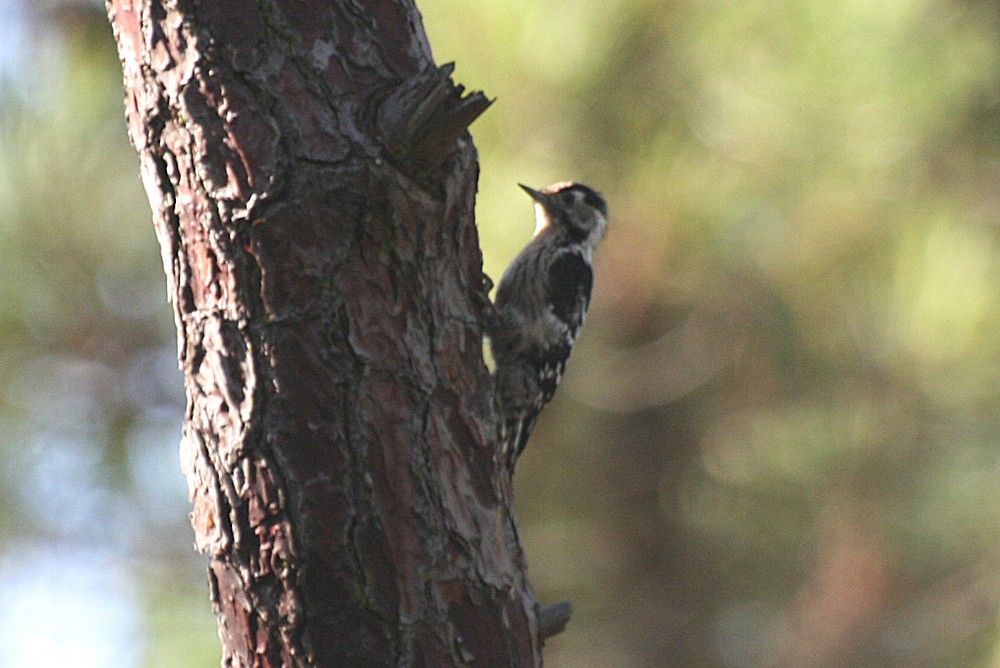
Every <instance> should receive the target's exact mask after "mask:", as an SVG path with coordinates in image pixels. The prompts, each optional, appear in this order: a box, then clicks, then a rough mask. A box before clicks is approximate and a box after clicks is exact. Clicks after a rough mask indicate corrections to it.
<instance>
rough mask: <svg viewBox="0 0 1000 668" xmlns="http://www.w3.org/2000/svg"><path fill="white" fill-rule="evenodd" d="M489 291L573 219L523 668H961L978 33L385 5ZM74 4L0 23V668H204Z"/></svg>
mask: <svg viewBox="0 0 1000 668" xmlns="http://www.w3.org/2000/svg"><path fill="white" fill-rule="evenodd" d="M419 5H420V7H421V9H422V11H423V13H424V18H425V23H426V28H427V31H428V33H429V36H430V39H431V43H432V45H433V47H434V50H435V55H436V57H437V60H438V62H446V61H450V60H454V61H457V63H458V69H457V73H456V77H457V80H458V81H460V82H461V83H463V84H465V85H466V86H468V87H470V88H476V89H484V90H485V91H486V92H487V93H488V94H489V95H490V96H491V97H492V96H495V97H496V98H497V102H496V104H495V105H494V106H493V107H492V108H491V109H490V111H489V112H488V113H487V114H486V115H485V116H484V117H483V118H482V119H480V120H479V121H477V122H476V124H475V125H474V127H473V131H474V132H473V134H474V136H475V139H476V143H477V145H478V147H479V151H480V158H481V164H482V176H481V182H480V200H479V208H478V214H479V221H480V229H481V234H482V243H483V247H484V252H485V256H486V269H487V272H488V273H490V274H491V275H492V276H493V277H494V278H498V277H499V275H500V273H501V272H502V269H503V267H504V266H505V264H506V263H507V262H508V261H509V260H510V258H511V257H513V255H514V254H515V253H516V252H517V250H518V249H519V247H520V245H521V244H523V243H524V241H525V240H526V239H527V237H528V236H529V235H530V233H531V231H532V228H533V223H532V220H531V206H530V202H529V200H528V199H527V198H526V197H524V195H523V193H521V192H520V190H519V189H517V187H516V186H515V183H516V182H518V181H520V182H524V183H528V184H531V185H534V186H542V185H545V184H547V183H551V182H554V181H559V180H564V179H575V180H580V181H583V182H586V183H588V184H590V185H592V186H594V187H596V188H598V189H600V190H602V191H603V192H604V194H605V195H606V197H607V199H608V200H609V202H610V206H611V211H612V223H611V229H610V233H609V235H608V238H607V240H606V241H605V243H604V245H603V246H602V248H601V249H600V251H599V253H598V256H597V271H598V277H597V285H596V289H595V300H594V303H593V306H592V309H591V316H590V319H589V322H588V326H587V328H585V330H584V332H583V335H582V337H581V339H580V341H579V344H578V346H577V350H576V351H575V353H574V356H573V359H572V360H571V364H570V370H569V373H568V376H567V377H566V379H565V382H564V385H563V388H564V389H563V390H562V391H561V392H560V394H559V395H558V396H557V398H556V400H555V401H554V402H553V404H551V405H550V407H549V408H548V409H547V411H546V413H545V414H544V416H543V419H542V421H541V423H540V425H539V427H538V429H537V431H536V434H535V436H534V438H533V443H532V446H531V448H529V450H528V453H527V454H526V455H525V457H524V458H523V459H522V460H521V462H520V464H519V469H518V477H517V480H516V492H517V497H518V507H519V514H520V519H521V524H522V536H523V538H524V541H525V544H526V548H527V554H528V559H529V563H530V575H531V578H532V581H533V584H534V586H535V588H536V590H537V592H538V594H539V596H540V597H541V598H542V599H543V600H545V601H549V602H552V601H557V600H564V599H570V600H572V601H573V602H574V604H575V606H576V615H575V617H574V618H573V621H572V622H571V625H570V627H569V629H568V630H567V632H566V633H565V634H563V635H561V636H558V637H557V638H555V639H553V640H552V641H550V643H549V646H548V648H547V652H546V656H547V665H549V666H552V667H553V668H570V667H572V668H581V667H582V668H588V667H595V668H596V667H602V668H604V667H625V668H628V667H647V666H648V667H660V666H664V667H670V666H684V667H695V668H699V667H708V666H713V667H715V666H719V667H727V668H728V667H732V668H764V667H825V666H829V667H831V668H832V667H843V666H847V667H851V666H859V667H860V666H871V667H872V668H876V667H878V668H883V667H893V666H899V667H908V668H912V667H924V666H926V667H929V668H931V667H997V666H1000V633H998V632H1000V628H998V625H997V619H998V615H1000V488H998V483H1000V413H998V409H1000V228H998V222H1000V153H998V148H1000V2H996V1H995V0H994V1H990V0H892V1H891V2H871V1H870V0H846V1H844V2H829V1H828V0H764V1H762V2H749V3H742V2H734V1H731V0H655V1H654V0H629V1H628V2H625V1H623V0H610V1H609V0H547V1H546V2H541V1H539V0H534V1H529V0H503V1H499V0H498V1H497V2H489V3H469V2H467V1H466V0H422V1H421V2H419ZM118 68H119V66H118V62H117V57H116V54H115V50H114V46H113V41H112V37H111V32H110V29H109V27H108V26H107V23H106V19H105V17H104V14H103V7H102V5H101V4H100V3H96V2H88V1H86V0H76V1H73V0H47V1H45V2H38V1H37V0H35V1H29V0H2V1H0V379H2V383H0V459H2V466H0V666H4V667H8V666H12V667H15V668H21V667H28V666H30V667H36V666H38V667H48V666H57V665H72V666H76V667H90V666H94V667H104V666H110V667H115V668H117V667H126V668H128V667H131V666H137V667H138V666H142V667H146V666H155V667H158V666H164V667H167V666H170V667H173V666H192V667H195V668H201V667H205V668H208V667H209V666H216V665H218V657H219V648H218V641H217V638H216V633H215V622H214V618H213V617H212V615H211V611H210V609H209V604H208V595H207V589H206V585H205V580H206V577H205V573H204V571H205V561H204V559H203V558H202V557H200V556H198V555H196V554H194V552H193V550H192V549H191V543H192V532H191V529H190V527H189V526H188V523H187V517H186V515H187V511H188V504H187V500H186V488H185V483H184V480H183V478H182V476H181V474H180V472H179V469H178V465H177V454H176V453H177V442H178V439H179V435H180V423H181V419H182V414H183V392H182V383H181V378H180V373H179V372H178V371H177V368H176V364H175V342H174V332H173V325H172V321H171V312H170V309H169V307H168V305H167V304H166V301H165V297H164V295H165V289H164V279H163V272H162V268H161V263H160V256H159V250H158V248H157V246H156V242H155V237H154V234H153V230H152V227H151V225H150V214H149V208H148V204H147V202H146V200H145V196H144V193H143V191H142V188H141V185H140V182H139V178H138V167H137V159H136V157H135V154H134V152H133V151H132V149H131V147H129V146H128V144H127V141H126V135H125V127H124V121H123V108H122V103H121V97H122V92H121V74H120V71H119V69H118Z"/></svg>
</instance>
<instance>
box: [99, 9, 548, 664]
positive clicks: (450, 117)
mask: <svg viewBox="0 0 1000 668" xmlns="http://www.w3.org/2000/svg"><path fill="white" fill-rule="evenodd" d="M108 12H109V16H110V19H111V23H112V25H113V27H114V32H115V37H116V39H117V41H118V47H119V54H120V56H121V60H122V65H123V68H124V75H125V99H126V111H127V117H128V126H129V134H130V137H131V140H132V143H133V145H134V146H135V148H136V150H137V151H138V153H139V158H140V163H141V173H142V179H143V183H144V184H145V187H146V191H147V194H148V196H149V200H150V204H151V206H152V209H153V220H154V225H155V228H156V233H157V237H158V239H159V243H160V246H161V249H162V253H163V262H164V268H165V270H166V274H167V284H168V292H169V296H170V299H171V302H172V303H173V305H174V309H175V315H176V323H177V334H178V342H179V343H178V348H179V358H180V365H181V368H182V370H183V371H184V374H185V387H186V391H187V397H188V406H187V415H186V420H185V424H184V432H183V439H182V442H181V462H182V468H183V470H184V473H185V475H186V477H187V481H188V485H189V490H190V495H191V500H192V503H193V511H192V513H191V522H192V524H193V526H194V530H195V537H196V545H197V547H198V549H200V550H202V551H204V552H206V553H207V554H208V555H209V557H210V568H209V572H210V578H209V579H210V584H211V597H212V603H213V607H214V609H215V611H216V613H217V615H218V618H219V631H220V636H221V638H222V644H223V665H226V666H230V665H231V666H351V667H360V666H397V665H407V666H424V665H426V666H451V665H468V664H475V665H481V666H508V665H509V666H514V665H517V666H531V665H538V664H540V662H541V659H540V649H539V639H538V631H537V627H536V624H537V620H536V615H537V605H536V602H535V599H534V597H533V596H532V594H531V592H530V589H529V587H528V584H527V581H526V578H525V573H524V562H523V558H522V553H521V549H520V545H519V543H518V540H517V535H516V530H515V526H514V519H513V513H512V510H511V506H510V495H509V492H508V490H509V485H508V484H507V481H506V480H505V479H504V478H503V477H502V476H504V475H505V474H504V472H503V467H502V466H498V462H497V458H496V456H495V452H494V449H495V424H494V416H493V409H492V404H491V400H490V391H491V389H490V379H489V374H488V372H487V370H486V368H485V366H484V364H483V357H482V330H481V312H482V306H483V296H482V271H481V268H482V259H481V255H480V251H479V246H478V237H477V233H476V228H475V224H474V220H473V205H474V197H475V189H476V180H477V169H478V168H477V163H476V155H475V148H474V147H473V145H472V142H471V139H470V137H469V135H468V133H467V132H466V128H467V126H468V125H469V124H470V123H471V122H472V120H473V119H475V118H476V116H478V115H479V114H480V113H482V111H484V110H485V108H486V107H487V106H488V104H489V102H488V101H487V100H486V98H485V97H484V96H483V95H482V94H480V93H475V94H472V95H468V96H465V95H463V91H462V89H461V87H460V86H459V87H456V86H455V85H454V84H452V83H451V79H450V74H451V70H450V68H447V67H445V68H437V67H435V65H434V63H433V59H432V56H431V52H430V47H429V46H428V44H427V41H426V37H425V35H424V32H423V27H422V25H421V20H420V16H419V14H418V13H417V10H416V8H415V7H414V6H413V4H412V2H410V1H408V0H392V1H386V0H354V1H352V2H322V1H320V0H298V1H296V2H291V1H289V0H256V1H255V2H248V1H245V0H243V1H241V0H228V1H226V0H213V1H212V2H196V1H182V0H176V1H174V2H161V1H156V0H109V2H108ZM178 660H179V661H181V662H183V658H182V657H178Z"/></svg>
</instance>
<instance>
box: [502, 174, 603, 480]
mask: <svg viewBox="0 0 1000 668" xmlns="http://www.w3.org/2000/svg"><path fill="white" fill-rule="evenodd" d="M521 188H523V189H524V191H525V192H527V193H528V194H529V195H530V196H531V198H532V199H533V200H535V233H534V236H533V237H532V239H531V241H530V242H529V243H528V245H527V246H526V247H525V248H524V250H522V251H521V253H520V254H519V255H518V256H517V257H516V258H514V261H513V262H511V264H510V266H509V267H507V270H506V271H505V272H504V274H503V277H502V278H501V279H500V283H499V285H498V286H497V293H496V300H495V318H493V322H492V324H491V325H489V327H488V334H489V336H490V343H491V348H492V352H493V359H494V362H495V363H496V368H495V371H494V372H493V378H494V387H495V390H496V399H497V406H498V409H499V411H500V415H499V419H500V425H499V436H500V454H501V456H502V457H503V458H504V459H505V460H506V465H507V467H508V469H509V470H510V473H511V475H513V473H514V464H515V462H516V461H517V458H518V456H520V454H521V452H522V451H523V450H524V447H525V445H527V442H528V436H529V435H530V434H531V430H532V428H533V427H534V426H535V420H536V419H537V418H538V414H539V412H540V411H541V410H542V408H543V407H544V406H545V404H547V403H548V402H549V401H550V400H551V399H552V396H553V395H554V394H555V391H556V387H557V386H558V385H559V381H560V380H561V378H562V375H563V371H564V370H565V369H566V360H567V359H568V358H569V355H570V352H571V351H572V350H573V344H574V342H575V341H576V335H577V333H579V331H580V327H581V326H582V325H583V321H584V318H585V317H586V315H587V307H588V306H589V305H590V290H591V286H592V285H593V278H594V272H593V256H594V248H595V247H596V246H597V244H598V242H600V240H601V239H603V238H604V233H605V231H606V230H607V225H608V206H607V204H606V203H605V201H604V198H602V197H601V196H600V195H599V194H598V193H597V192H595V191H594V190H592V189H591V188H588V187H587V186H585V185H582V184H579V183H571V182H565V183H556V184H554V185H551V186H548V187H547V188H543V189H541V190H534V189H532V188H529V187H527V186H524V185H522V186H521Z"/></svg>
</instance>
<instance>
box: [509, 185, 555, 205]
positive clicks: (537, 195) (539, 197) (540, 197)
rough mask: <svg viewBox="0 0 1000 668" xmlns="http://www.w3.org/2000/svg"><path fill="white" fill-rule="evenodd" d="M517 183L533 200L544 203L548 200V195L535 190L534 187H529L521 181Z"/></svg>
mask: <svg viewBox="0 0 1000 668" xmlns="http://www.w3.org/2000/svg"><path fill="white" fill-rule="evenodd" d="M517 185H519V186H520V187H521V190H523V191H524V192H526V193H528V194H529V195H531V199H533V200H535V201H536V202H538V203H539V204H542V205H544V204H545V203H546V202H547V201H548V195H546V194H545V193H543V192H539V191H537V190H535V189H534V188H529V187H528V186H526V185H524V184H523V183H518V184H517Z"/></svg>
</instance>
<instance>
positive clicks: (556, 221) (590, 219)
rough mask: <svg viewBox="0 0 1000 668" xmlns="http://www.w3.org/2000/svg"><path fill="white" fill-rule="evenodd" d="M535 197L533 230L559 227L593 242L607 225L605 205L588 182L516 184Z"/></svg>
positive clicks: (573, 236)
mask: <svg viewBox="0 0 1000 668" xmlns="http://www.w3.org/2000/svg"><path fill="white" fill-rule="evenodd" d="M518 185H519V186H521V188H522V189H523V190H524V191H525V192H526V193H528V194H529V195H530V196H531V199H533V200H535V234H534V236H536V237H537V236H538V235H539V234H541V233H542V232H544V231H545V230H547V229H553V230H562V231H564V232H565V233H566V234H567V235H569V236H570V238H572V239H573V240H574V241H578V242H580V243H589V244H590V245H594V244H596V243H597V242H598V241H600V240H601V239H603V238H604V234H605V232H606V231H607V229H608V205H607V203H606V202H605V201H604V198H603V197H601V195H600V194H599V193H598V192H597V191H596V190H594V189H593V188H590V187H588V186H585V185H583V184H582V183H574V182H572V181H563V182H561V183H554V184H552V185H551V186H547V187H545V188H542V189H541V190H535V189H534V188H529V187H528V186H526V185H523V184H520V183H519V184H518Z"/></svg>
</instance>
